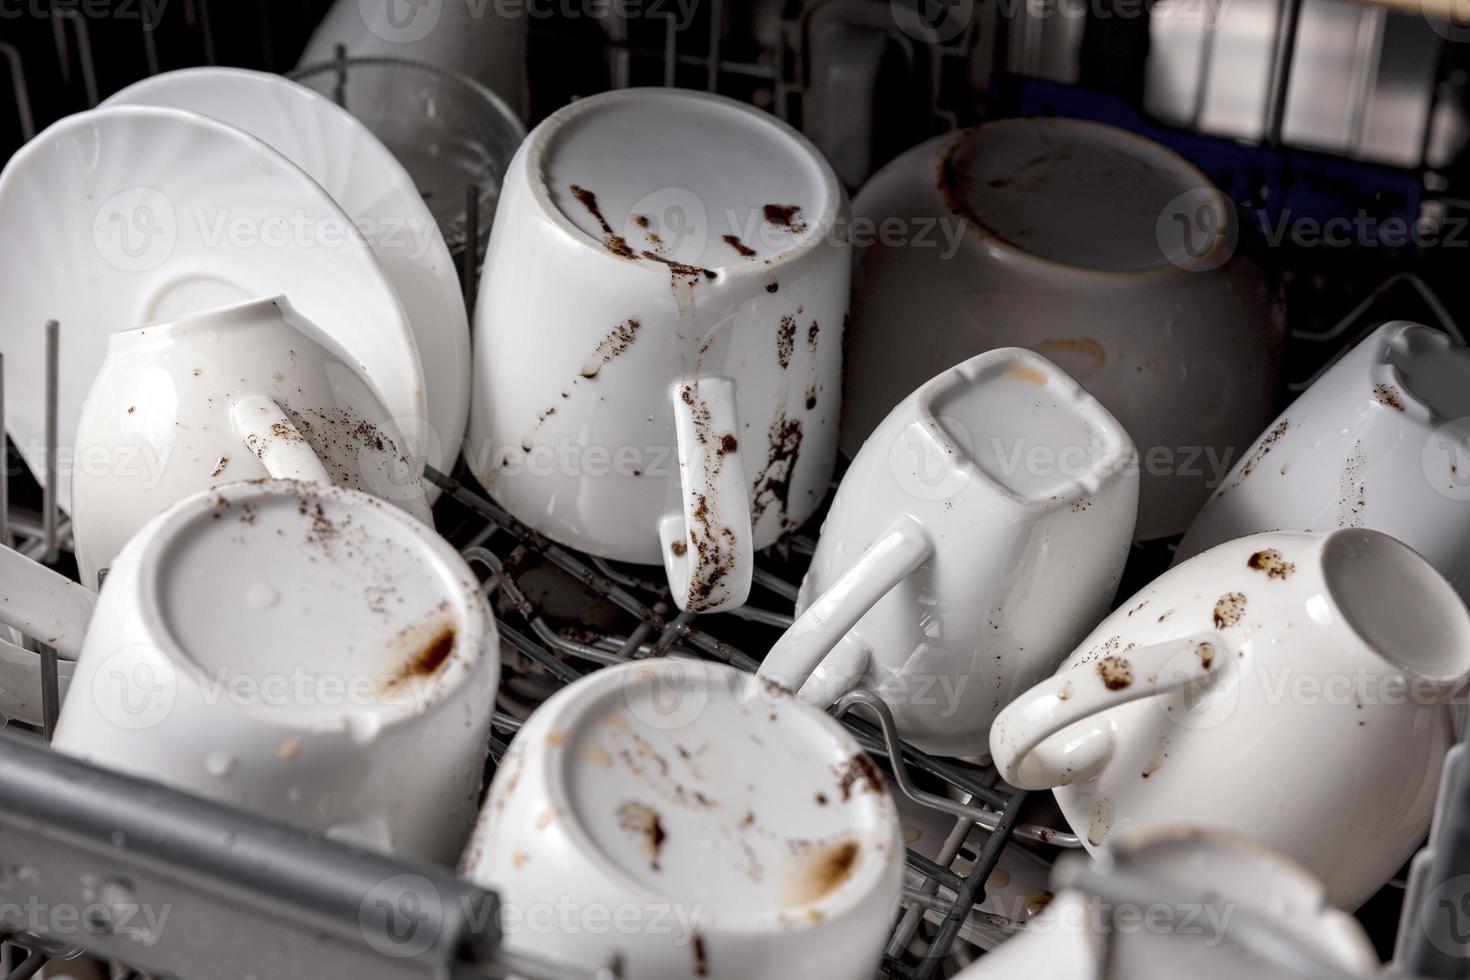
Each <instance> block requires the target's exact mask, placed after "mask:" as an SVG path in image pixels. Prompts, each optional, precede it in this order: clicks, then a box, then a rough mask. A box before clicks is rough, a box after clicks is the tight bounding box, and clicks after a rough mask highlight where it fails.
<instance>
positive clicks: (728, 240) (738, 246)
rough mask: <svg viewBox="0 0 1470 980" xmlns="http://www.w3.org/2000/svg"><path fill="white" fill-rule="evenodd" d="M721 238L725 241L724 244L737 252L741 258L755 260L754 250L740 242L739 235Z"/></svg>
mask: <svg viewBox="0 0 1470 980" xmlns="http://www.w3.org/2000/svg"><path fill="white" fill-rule="evenodd" d="M722 237H723V238H724V240H725V244H726V245H729V246H730V247H731V248H733V249H734V250H735V251H736V252H738V253H739V254H740V256H741V257H742V258H747V259H753V258H755V249H753V248H751V247H750V246H749V245H747V244H745V243H744V242H742V241H741V240H740V236H739V235H724V236H722Z"/></svg>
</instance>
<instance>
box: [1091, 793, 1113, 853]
mask: <svg viewBox="0 0 1470 980" xmlns="http://www.w3.org/2000/svg"><path fill="white" fill-rule="evenodd" d="M1091 816H1092V819H1091V820H1090V821H1089V822H1088V825H1087V843H1089V844H1091V845H1092V846H1093V847H1098V846H1100V845H1101V844H1102V842H1103V840H1104V839H1106V838H1107V836H1108V834H1109V833H1110V832H1111V831H1112V829H1113V801H1112V800H1107V799H1103V800H1098V801H1097V802H1096V803H1094V804H1092V814H1091Z"/></svg>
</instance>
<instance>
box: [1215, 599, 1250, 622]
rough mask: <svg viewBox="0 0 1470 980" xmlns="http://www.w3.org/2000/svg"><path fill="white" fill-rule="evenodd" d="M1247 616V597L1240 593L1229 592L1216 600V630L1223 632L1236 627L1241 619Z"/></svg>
mask: <svg viewBox="0 0 1470 980" xmlns="http://www.w3.org/2000/svg"><path fill="white" fill-rule="evenodd" d="M1244 615H1245V595H1244V594H1243V593H1240V592H1227V593H1225V594H1224V595H1222V596H1221V597H1220V598H1219V599H1217V600H1215V611H1214V615H1213V622H1214V624H1215V629H1217V630H1222V629H1225V628H1226V627H1230V626H1234V625H1235V624H1236V623H1238V622H1240V617H1242V616H1244Z"/></svg>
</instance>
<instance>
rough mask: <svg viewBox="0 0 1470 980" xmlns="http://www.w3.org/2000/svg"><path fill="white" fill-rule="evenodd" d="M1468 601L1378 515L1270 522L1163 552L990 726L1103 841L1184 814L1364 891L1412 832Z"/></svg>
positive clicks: (1013, 777) (1468, 647)
mask: <svg viewBox="0 0 1470 980" xmlns="http://www.w3.org/2000/svg"><path fill="white" fill-rule="evenodd" d="M1467 674H1470V613H1467V612H1466V609H1465V605H1464V603H1463V602H1462V601H1461V600H1460V598H1459V596H1458V595H1456V593H1455V591H1454V589H1453V588H1452V587H1451V586H1450V585H1449V583H1447V582H1446V581H1445V580H1444V579H1443V578H1441V577H1440V576H1439V574H1438V573H1437V572H1436V571H1435V570H1434V568H1433V567H1432V566H1431V565H1430V564H1429V563H1428V562H1427V561H1425V560H1424V558H1422V557H1421V556H1420V555H1418V554H1416V553H1415V552H1414V551H1412V550H1411V549H1409V548H1408V547H1407V546H1405V545H1404V544H1402V543H1401V542H1399V541H1397V540H1395V539H1393V538H1391V537H1389V536H1388V535H1386V534H1382V533H1379V532H1377V531H1370V530H1366V529H1360V528H1351V529H1346V530H1341V531H1335V532H1332V533H1330V534H1307V533H1301V532H1288V531H1278V532H1274V533H1267V534H1255V535H1251V536H1250V537H1246V538H1240V539H1237V540H1235V541H1230V542H1227V543H1225V544H1221V545H1217V546H1216V547H1214V548H1212V549H1211V550H1209V551H1207V552H1205V553H1204V554H1202V555H1197V556H1196V557H1194V558H1191V559H1190V560H1188V561H1186V562H1185V563H1184V564H1182V565H1178V566H1176V567H1175V568H1172V569H1170V570H1169V571H1168V572H1167V573H1165V574H1164V575H1163V576H1161V577H1160V578H1159V579H1158V580H1156V581H1155V582H1154V583H1153V584H1151V585H1149V586H1148V587H1146V588H1144V589H1143V590H1142V591H1140V592H1139V593H1137V594H1136V595H1134V596H1133V597H1132V598H1131V599H1129V600H1128V601H1127V602H1125V603H1124V604H1123V605H1122V606H1120V607H1119V608H1118V609H1117V610H1116V611H1115V612H1113V614H1112V615H1110V616H1109V617H1108V618H1107V619H1106V620H1104V621H1103V622H1102V623H1101V624H1100V625H1099V626H1098V627H1097V629H1096V630H1094V631H1093V632H1092V635H1090V636H1089V637H1088V638H1087V639H1086V640H1084V641H1083V642H1082V644H1081V645H1080V646H1079V647H1078V648H1077V650H1076V651H1075V652H1074V653H1073V654H1072V656H1071V657H1070V658H1068V660H1067V662H1066V663H1065V664H1063V665H1062V667H1061V669H1060V670H1058V671H1057V673H1056V675H1055V676H1054V677H1051V678H1050V679H1048V680H1046V681H1043V682H1042V683H1041V684H1038V685H1037V686H1036V687H1034V688H1032V689H1031V690H1029V691H1027V692H1026V693H1025V694H1023V695H1021V696H1020V697H1019V698H1017V699H1016V700H1015V701H1014V702H1013V703H1012V704H1011V705H1010V706H1009V707H1008V708H1006V710H1005V711H1003V712H1001V714H1000V717H998V718H997V719H996V721H995V726H994V727H993V728H992V730H991V734H990V747H991V751H992V752H993V753H994V757H995V764H996V768H997V769H999V770H1000V773H1001V775H1002V776H1003V777H1004V778H1005V779H1006V781H1007V782H1009V783H1011V784H1012V785H1015V786H1019V787H1022V788H1026V789H1048V788H1050V789H1054V791H1055V793H1056V798H1057V802H1058V803H1059V804H1060V805H1061V808H1062V812H1063V813H1064V814H1065V815H1066V818H1067V821H1068V822H1069V823H1070V824H1071V825H1072V828H1073V829H1074V830H1075V831H1076V832H1077V834H1078V836H1080V837H1081V838H1083V840H1084V842H1085V844H1086V846H1087V847H1088V848H1089V849H1091V850H1093V851H1097V850H1098V849H1100V848H1101V847H1102V846H1103V845H1104V844H1105V842H1106V841H1107V840H1108V839H1109V838H1110V837H1112V836H1113V835H1114V834H1117V833H1122V832H1124V831H1127V830H1130V829H1132V828H1134V827H1156V826H1159V825H1161V824H1167V823H1189V824H1198V825H1200V826H1206V827H1215V828H1220V829H1224V830H1230V831H1234V832H1237V833H1241V834H1246V835H1249V836H1250V837H1252V838H1254V839H1256V840H1258V841H1260V842H1262V843H1264V844H1266V845H1267V846H1269V847H1272V848H1274V849H1276V850H1279V851H1281V852H1282V853H1284V854H1286V855H1288V856H1290V857H1292V858H1294V859H1295V860H1296V861H1298V862H1300V863H1301V864H1302V865H1303V866H1304V867H1305V868H1307V870H1309V871H1311V872H1312V873H1314V874H1316V875H1317V876H1319V877H1320V878H1322V880H1323V882H1324V883H1325V884H1326V886H1327V891H1328V894H1329V896H1331V899H1332V901H1333V902H1334V903H1335V904H1337V905H1339V906H1341V907H1343V908H1348V909H1352V908H1356V907H1357V906H1358V905H1360V904H1361V903H1362V902H1363V901H1364V900H1366V899H1367V898H1368V897H1369V896H1370V895H1372V894H1373V892H1374V891H1376V890H1377V889H1378V888H1379V887H1381V886H1382V885H1383V884H1384V882H1386V881H1388V879H1389V878H1390V877H1391V876H1392V875H1393V874H1394V872H1396V871H1397V870H1398V869H1399V868H1400V867H1401V866H1402V865H1403V863H1404V861H1405V860H1407V859H1408V857H1409V856H1410V855H1411V854H1412V853H1413V851H1414V848H1415V847H1417V846H1418V845H1419V843H1420V842H1421V841H1422V840H1423V838H1424V833H1425V831H1426V830H1427V829H1428V827H1429V819H1430V814H1431V812H1432V811H1433V808H1434V798H1435V789H1436V786H1437V784H1438V780H1439V773H1440V766H1441V762H1442V760H1443V759H1444V755H1445V752H1446V750H1447V749H1448V748H1449V745H1450V744H1451V737H1452V736H1451V720H1450V711H1449V709H1448V708H1447V702H1448V701H1449V700H1450V697H1449V696H1450V694H1451V692H1453V691H1454V690H1455V689H1456V688H1458V687H1459V686H1460V685H1462V684H1463V683H1464V679H1465V677H1466V676H1467Z"/></svg>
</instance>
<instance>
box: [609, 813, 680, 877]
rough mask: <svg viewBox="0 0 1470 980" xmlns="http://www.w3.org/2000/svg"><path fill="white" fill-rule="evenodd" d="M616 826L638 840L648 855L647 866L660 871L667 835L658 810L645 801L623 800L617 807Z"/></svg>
mask: <svg viewBox="0 0 1470 980" xmlns="http://www.w3.org/2000/svg"><path fill="white" fill-rule="evenodd" d="M618 826H619V827H622V828H623V829H624V830H626V831H627V832H628V833H630V834H632V835H633V836H635V837H637V838H638V839H639V840H640V842H641V843H642V845H643V850H644V852H645V853H646V854H647V855H648V866H649V868H650V869H651V870H653V871H662V870H663V867H662V865H660V863H659V859H660V857H661V856H662V855H663V847H664V841H665V840H667V839H668V835H667V834H666V833H665V832H664V825H663V821H662V820H661V819H660V818H659V815H658V811H657V810H655V809H653V807H651V806H649V805H648V804H646V803H639V802H638V801H637V800H625V801H623V804H622V805H621V806H620V807H618Z"/></svg>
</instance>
